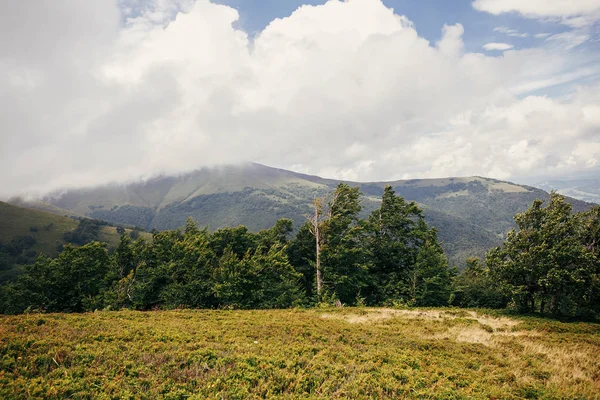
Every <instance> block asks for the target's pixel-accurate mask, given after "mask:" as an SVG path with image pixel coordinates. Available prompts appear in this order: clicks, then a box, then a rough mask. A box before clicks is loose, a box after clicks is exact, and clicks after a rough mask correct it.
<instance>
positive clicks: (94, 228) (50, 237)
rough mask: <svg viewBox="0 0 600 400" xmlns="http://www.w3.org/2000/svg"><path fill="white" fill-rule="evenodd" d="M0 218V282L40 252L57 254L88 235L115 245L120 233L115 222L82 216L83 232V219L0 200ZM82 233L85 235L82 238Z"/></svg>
mask: <svg viewBox="0 0 600 400" xmlns="http://www.w3.org/2000/svg"><path fill="white" fill-rule="evenodd" d="M50 209H53V210H55V209H56V208H52V207H50ZM0 221H1V222H0V282H2V281H6V280H10V279H12V278H14V276H16V275H17V274H18V273H19V271H20V270H21V268H22V267H23V265H25V264H28V263H31V262H33V261H35V259H36V258H37V257H38V255H40V254H45V255H47V256H52V257H54V256H56V255H57V254H58V253H59V252H60V250H61V249H62V247H63V246H64V245H66V244H67V243H72V244H79V243H78V242H80V241H85V240H87V239H88V237H89V239H96V240H100V241H102V242H105V243H107V244H108V247H109V248H114V247H116V246H117V244H118V242H119V236H120V234H119V233H118V232H117V227H116V226H109V225H108V224H107V223H105V222H101V221H96V222H94V221H91V222H90V221H89V220H87V219H84V220H83V221H86V222H88V226H87V231H86V232H85V233H84V232H82V219H76V218H71V217H67V216H62V215H57V214H53V213H50V212H46V211H41V210H35V209H30V208H23V207H19V206H15V205H12V204H8V203H4V202H1V201H0ZM84 225H85V223H84ZM90 228H91V229H90ZM125 232H127V233H129V234H131V229H129V228H127V229H125ZM82 235H83V236H85V235H87V236H86V237H83V238H82Z"/></svg>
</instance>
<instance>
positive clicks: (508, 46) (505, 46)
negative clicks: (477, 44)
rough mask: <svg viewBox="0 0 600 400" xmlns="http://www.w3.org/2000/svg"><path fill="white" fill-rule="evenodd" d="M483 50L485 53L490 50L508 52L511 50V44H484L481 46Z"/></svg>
mask: <svg viewBox="0 0 600 400" xmlns="http://www.w3.org/2000/svg"><path fill="white" fill-rule="evenodd" d="M482 47H483V49H484V50H487V51H491V50H500V51H503V50H510V49H512V48H513V45H512V44H508V43H486V44H484V45H483V46H482Z"/></svg>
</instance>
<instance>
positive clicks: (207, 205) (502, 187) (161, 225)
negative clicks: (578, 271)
mask: <svg viewBox="0 0 600 400" xmlns="http://www.w3.org/2000/svg"><path fill="white" fill-rule="evenodd" d="M338 183H339V181H337V180H332V179H323V178H320V177H317V176H310V175H304V174H299V173H295V172H291V171H286V170H282V169H277V168H270V167H266V166H263V165H259V164H243V165H237V166H227V167H217V168H204V169H201V170H197V171H194V172H191V173H188V174H184V175H180V176H168V177H157V178H154V179H150V180H147V181H143V182H136V183H130V184H126V185H107V186H101V187H95V188H89V189H80V190H70V191H66V192H61V193H60V194H57V195H55V196H48V197H46V198H45V199H43V200H44V202H45V203H46V204H48V205H49V207H56V208H58V209H60V210H66V211H67V212H70V213H73V214H77V215H84V216H87V217H90V218H97V219H101V220H105V221H110V222H113V223H118V224H125V225H131V226H139V227H142V228H144V229H147V230H150V229H158V230H163V229H175V228H179V227H182V226H183V225H184V224H185V221H186V219H187V218H188V217H192V218H194V219H195V220H196V221H198V223H199V224H200V225H202V226H208V227H209V228H210V229H217V228H221V227H226V226H236V225H240V224H242V225H246V226H248V228H250V229H251V230H253V231H258V230H260V229H265V228H269V227H271V226H273V224H274V223H275V221H276V220H277V219H279V218H283V217H286V218H291V219H292V220H293V221H294V223H295V226H296V227H299V226H300V225H301V224H302V223H304V221H305V218H304V215H306V214H307V213H309V212H310V203H311V201H312V199H313V198H314V197H315V196H322V195H325V194H327V193H328V192H330V191H332V190H333V188H334V187H335V186H336V185H337V184H338ZM348 183H349V184H350V185H353V186H354V185H358V186H360V187H361V190H362V192H363V193H364V194H365V196H364V201H363V204H364V206H365V210H364V213H365V214H366V213H368V212H369V211H370V210H372V209H375V208H376V207H377V202H378V201H379V198H380V196H381V194H382V192H383V188H384V187H385V185H388V184H389V185H391V186H393V187H394V189H395V190H396V192H397V193H398V194H399V195H401V196H403V197H404V198H406V199H407V200H412V201H416V202H417V203H419V204H420V205H421V206H422V207H423V208H424V210H425V216H426V219H427V221H428V222H429V223H430V224H431V225H433V226H435V227H437V228H438V229H439V233H440V238H441V239H442V240H443V242H444V248H445V250H446V252H447V254H448V256H449V258H450V260H451V261H452V262H453V263H455V264H457V265H462V264H463V262H464V259H465V258H466V257H467V256H470V255H476V256H480V255H482V254H484V252H485V251H486V250H487V249H488V248H490V247H492V246H495V245H498V244H500V243H501V240H502V238H503V237H504V236H505V234H506V232H507V231H508V230H510V229H511V228H512V227H513V226H514V225H513V216H514V215H515V213H517V212H522V211H524V210H526V209H527V207H528V206H529V205H530V204H531V203H532V202H533V200H535V199H537V198H541V199H547V198H548V193H547V192H545V191H543V190H540V189H536V188H533V187H529V186H522V185H516V184H513V183H509V182H503V181H499V180H495V179H488V178H482V177H462V178H442V179H414V180H404V181H393V182H366V183H365V182H362V183H361V182H348ZM569 201H570V202H572V204H573V205H574V209H575V210H583V209H586V208H587V207H589V204H588V203H585V202H582V201H579V200H575V199H570V200H569ZM36 207H38V208H39V207H40V205H39V203H38V205H37V206H36Z"/></svg>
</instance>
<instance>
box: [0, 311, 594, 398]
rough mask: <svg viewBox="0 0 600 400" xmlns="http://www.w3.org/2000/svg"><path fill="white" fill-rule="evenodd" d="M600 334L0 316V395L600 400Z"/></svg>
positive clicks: (322, 322) (464, 325)
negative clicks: (543, 399) (599, 399)
mask: <svg viewBox="0 0 600 400" xmlns="http://www.w3.org/2000/svg"><path fill="white" fill-rule="evenodd" d="M599 360H600V325H599V324H597V323H584V322H571V323H569V322H559V321H554V320H548V319H540V318H532V317H514V316H507V315H503V314H498V313H493V312H481V311H478V312H475V311H471V310H456V309H406V310H404V309H383V308H341V309H336V308H334V309H288V310H261V311H258V310H257V311H251V310H250V311H249V310H245V311H242V310H174V311H151V312H137V311H102V312H93V313H86V314H26V315H19V316H0V398H3V399H26V398H50V399H52V398H56V399H58V398H61V399H62V398H75V399H85V398H100V399H138V398H140V399H157V398H164V399H205V398H213V399H246V398H265V397H267V398H422V399H522V398H525V399H527V398H529V399H535V398H547V399H596V398H600V361H599Z"/></svg>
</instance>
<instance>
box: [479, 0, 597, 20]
mask: <svg viewBox="0 0 600 400" xmlns="http://www.w3.org/2000/svg"><path fill="white" fill-rule="evenodd" d="M473 7H474V8H475V9H476V10H479V11H485V12H488V13H491V14H494V15H500V14H504V13H510V12H515V13H519V14H521V15H523V16H525V17H528V18H549V17H578V16H582V15H593V14H597V13H599V12H600V3H599V2H598V1H597V0H527V1H522V0H475V1H474V2H473Z"/></svg>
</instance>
